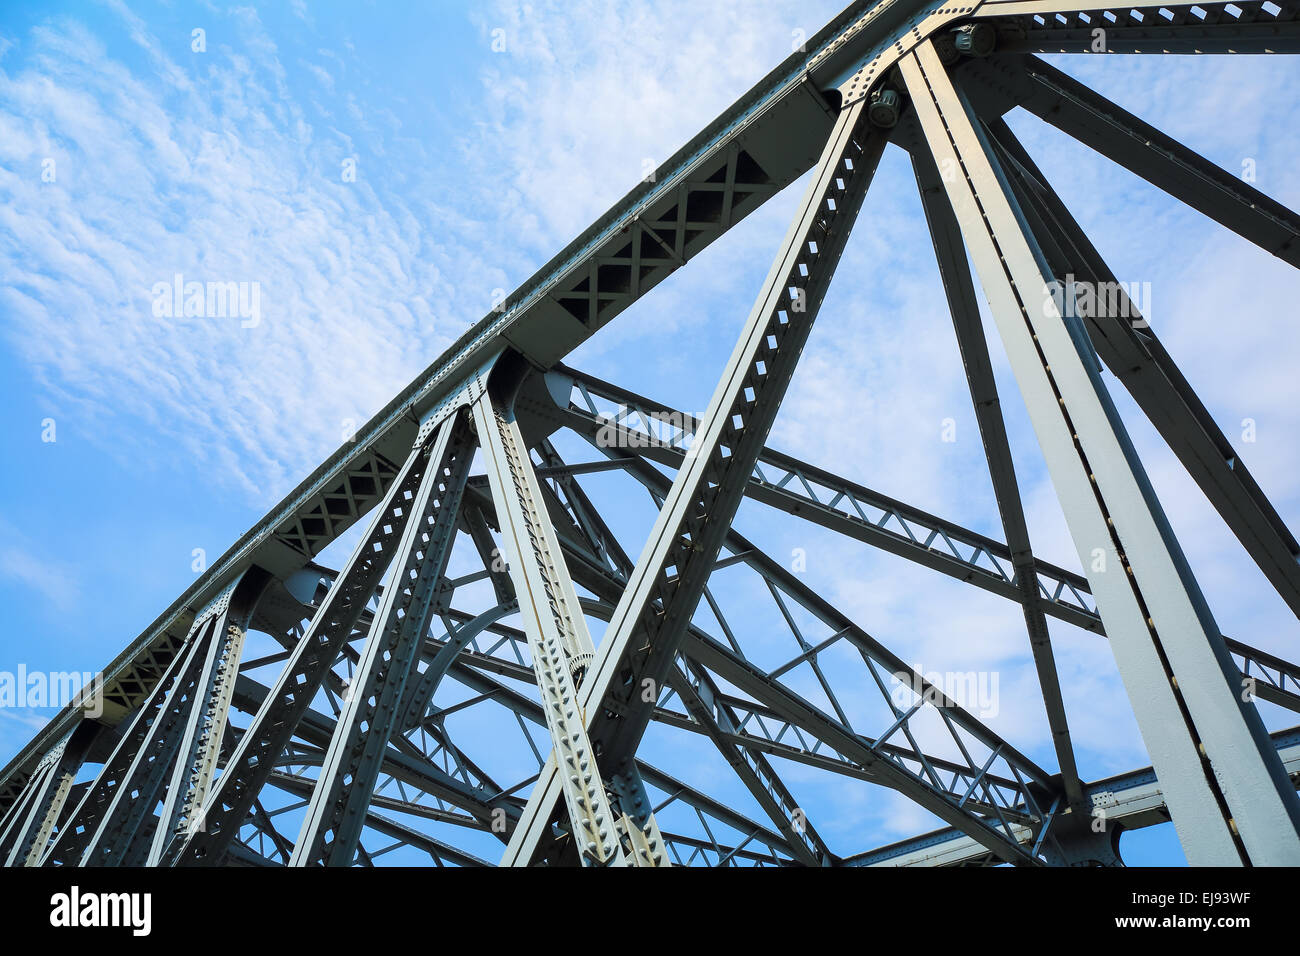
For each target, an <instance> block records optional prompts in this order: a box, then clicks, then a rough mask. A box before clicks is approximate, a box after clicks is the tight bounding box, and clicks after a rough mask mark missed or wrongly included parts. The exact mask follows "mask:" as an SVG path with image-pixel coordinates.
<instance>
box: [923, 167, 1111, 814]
mask: <svg viewBox="0 0 1300 956" xmlns="http://www.w3.org/2000/svg"><path fill="white" fill-rule="evenodd" d="M912 167H913V170H914V171H915V174H916V185H917V188H918V189H919V191H920V193H921V204H922V206H924V208H925V219H926V222H927V223H928V224H929V227H930V238H931V241H932V242H933V244H934V252H935V256H936V257H937V259H938V263H939V272H940V274H941V276H942V279H943V287H944V292H945V293H946V295H947V297H948V311H949V312H950V313H951V314H952V324H953V329H954V330H955V331H956V333H957V345H958V348H959V349H960V350H961V357H962V365H963V367H964V368H965V370H966V381H967V384H968V385H969V387H970V395H971V403H972V405H973V406H974V408H975V419H976V421H977V423H978V425H979V430H980V439H981V440H982V442H983V444H984V457H985V460H986V461H987V463H988V468H989V477H990V478H991V479H992V482H993V494H994V497H995V498H996V499H997V503H998V514H999V515H1000V517H1001V519H1002V531H1003V533H1004V534H1005V535H1006V539H1007V549H1008V550H1009V551H1010V552H1011V565H1012V568H1013V569H1014V570H1015V577H1016V587H1017V588H1019V589H1020V593H1021V595H1022V598H1021V604H1022V606H1023V609H1024V616H1025V628H1026V630H1027V631H1028V633H1029V646H1030V651H1031V652H1032V654H1033V658H1034V667H1035V670H1036V671H1037V674H1038V684H1039V687H1040V688H1041V689H1042V694H1043V706H1044V709H1045V710H1046V711H1047V722H1048V726H1049V727H1050V728H1051V731H1052V743H1053V745H1054V748H1055V750H1056V759H1057V762H1058V765H1059V766H1060V768H1061V780H1062V783H1063V784H1064V787H1065V795H1066V798H1067V800H1068V801H1069V803H1070V806H1071V807H1073V808H1074V809H1075V810H1076V811H1079V812H1085V811H1086V809H1087V808H1086V806H1085V803H1084V798H1083V785H1082V783H1081V782H1080V781H1079V767H1078V763H1077V761H1076V760H1075V758H1074V747H1073V745H1072V744H1071V742H1070V726H1069V722H1068V721H1067V719H1066V715H1065V702H1064V700H1063V698H1062V696H1061V680H1060V677H1059V675H1058V674H1057V672H1056V658H1055V655H1054V654H1053V652H1052V639H1051V634H1050V633H1049V632H1048V629H1047V616H1046V615H1045V614H1044V613H1043V607H1042V594H1041V586H1040V585H1039V583H1038V571H1037V569H1036V567H1035V562H1034V552H1033V548H1032V547H1031V545H1030V541H1029V526H1028V524H1027V523H1026V521H1025V508H1024V504H1023V503H1022V501H1021V498H1020V486H1019V483H1018V482H1017V481H1016V469H1015V464H1014V463H1013V462H1012V460H1011V445H1010V443H1009V442H1008V440H1007V428H1006V423H1005V422H1004V421H1003V418H1002V405H1001V402H1000V400H999V399H998V389H997V383H996V381H995V380H994V378H993V364H992V362H991V361H990V359H989V349H988V343H987V342H986V341H985V339H984V326H983V324H982V323H981V322H980V314H979V305H978V303H977V302H976V299H975V286H974V283H972V282H971V275H970V267H969V266H967V264H966V249H965V247H964V246H963V245H962V241H961V232H960V230H959V228H958V226H957V220H956V218H955V217H954V216H953V213H952V208H951V207H950V206H949V205H948V200H947V198H946V197H945V196H944V195H943V182H942V180H941V178H940V176H939V170H938V169H937V168H936V167H935V165H934V158H933V157H932V156H931V155H930V152H929V150H928V149H927V148H926V146H925V144H924V143H919V144H917V147H916V150H915V152H914V154H913V156H912Z"/></svg>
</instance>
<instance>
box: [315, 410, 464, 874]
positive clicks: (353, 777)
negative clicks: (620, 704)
mask: <svg viewBox="0 0 1300 956" xmlns="http://www.w3.org/2000/svg"><path fill="white" fill-rule="evenodd" d="M465 418H467V415H466V414H465V413H464V412H462V411H457V412H456V414H454V415H452V416H451V417H450V418H448V419H446V420H445V421H443V422H442V423H441V424H440V425H439V426H438V427H437V432H436V434H435V436H434V439H433V442H432V445H431V447H430V448H429V450H428V455H429V458H428V463H427V465H426V466H425V468H424V475H423V478H422V479H421V481H420V487H419V491H418V492H417V493H416V495H415V498H414V500H413V501H411V503H410V509H411V513H412V514H413V515H414V516H415V519H414V520H412V521H410V522H408V523H407V525H406V528H405V529H404V530H403V532H402V538H401V541H400V542H399V543H398V545H397V548H396V550H395V551H394V553H393V565H392V576H391V578H390V579H389V581H388V585H387V587H385V588H384V593H383V597H382V598H381V599H380V602H379V607H378V609H377V610H376V611H375V614H374V617H373V619H372V621H371V626H370V633H369V635H368V636H367V637H366V643H365V648H364V650H363V651H362V654H361V660H360V661H359V662H358V664H357V667H356V670H355V671H354V673H353V678H352V685H351V687H350V688H349V692H350V696H349V697H348V699H347V705H346V706H345V707H344V709H343V714H342V715H341V716H340V718H339V722H338V726H337V728H336V730H335V732H334V736H333V737H332V738H331V740H330V745H329V750H328V751H327V752H326V754H325V762H324V765H323V766H322V767H321V772H320V777H319V780H318V782H317V784H316V788H315V790H314V791H313V792H312V796H311V802H310V803H309V805H308V807H307V815H306V817H305V819H304V820H303V825H302V830H301V831H300V832H299V835H298V840H297V842H296V843H295V845H294V852H293V856H292V858H291V859H290V861H289V865H290V866H310V865H314V864H316V863H323V864H324V865H326V866H351V865H352V863H353V860H354V857H355V855H356V849H357V845H358V843H359V842H360V839H361V830H362V827H363V826H364V825H365V822H366V809H367V807H368V806H369V802H370V795H371V792H372V791H373V789H374V786H375V782H376V780H377V779H378V777H379V771H380V765H381V763H382V762H383V758H384V753H385V751H386V750H387V749H388V739H389V737H390V736H392V734H393V731H394V730H395V728H396V726H397V723H398V720H399V718H400V717H401V716H402V707H401V703H402V699H403V695H404V692H405V690H406V684H407V681H408V680H409V679H410V677H411V674H412V672H413V671H414V669H415V664H416V662H417V661H418V660H419V659H420V648H421V645H422V644H423V642H424V635H425V633H426V632H427V631H428V629H429V621H430V618H431V617H432V614H433V601H434V596H435V590H436V588H437V585H438V581H439V579H440V578H441V577H442V574H443V572H444V571H445V570H446V567H447V560H448V558H449V557H450V555H451V545H452V542H453V541H454V539H455V536H456V524H457V515H458V512H459V508H460V499H461V494H462V492H463V491H464V488H465V479H466V477H467V476H468V475H469V466H470V461H471V459H472V458H473V454H474V445H473V443H472V442H471V441H469V440H468V435H467V432H468V428H467V425H466V422H465V420H464V419H465Z"/></svg>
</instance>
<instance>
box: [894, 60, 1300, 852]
mask: <svg viewBox="0 0 1300 956" xmlns="http://www.w3.org/2000/svg"><path fill="white" fill-rule="evenodd" d="M900 66H901V69H902V72H903V76H904V79H905V82H906V85H907V89H908V91H909V93H910V94H911V97H912V103H913V107H914V109H915V110H916V116H917V119H918V120H919V122H920V125H921V127H922V130H923V132H924V134H925V138H926V141H927V143H928V145H929V147H930V151H931V153H932V154H933V155H934V156H935V158H936V160H937V161H938V162H939V163H940V164H943V163H952V164H955V166H954V167H953V168H954V169H957V170H960V172H959V173H958V174H957V175H953V176H951V177H949V178H948V179H946V180H945V181H944V185H945V189H946V192H947V196H948V200H949V202H950V203H951V205H952V208H953V211H954V212H955V214H956V216H957V219H958V221H959V222H960V223H961V225H962V234H963V236H964V237H965V238H966V242H967V246H968V248H969V250H970V252H971V256H972V259H973V260H974V262H975V266H976V270H977V271H978V272H979V274H980V278H981V282H982V284H983V285H984V289H985V293H986V295H987V296H988V297H989V300H990V304H991V309H992V312H993V315H994V318H995V319H996V320H997V323H998V328H999V331H1000V332H1001V334H1002V338H1003V342H1004V344H1005V345H1006V347H1007V352H1008V355H1009V356H1010V359H1011V363H1012V366H1013V368H1014V370H1015V371H1016V375H1017V381H1018V382H1019V384H1020V388H1021V391H1022V393H1024V395H1025V399H1026V405H1027V406H1028V408H1029V413H1030V418H1031V420H1032V421H1033V424H1034V430H1035V433H1036V434H1037V436H1038V441H1039V444H1040V446H1042V448H1043V451H1044V454H1045V456H1046V458H1047V462H1048V466H1049V469H1050V470H1051V474H1052V480H1053V483H1054V484H1055V485H1056V488H1057V493H1058V497H1059V498H1060V499H1061V504H1062V507H1063V509H1064V511H1065V514H1066V521H1067V523H1069V525H1070V528H1071V533H1072V535H1073V536H1074V539H1075V544H1076V547H1077V548H1078V549H1079V552H1080V555H1081V560H1084V561H1087V559H1088V556H1089V555H1090V554H1092V553H1093V552H1094V549H1099V550H1100V551H1101V553H1102V554H1103V556H1104V558H1105V562H1104V563H1102V567H1103V568H1110V569H1112V573H1109V574H1107V573H1106V571H1105V570H1102V571H1095V570H1094V571H1093V572H1092V574H1091V576H1090V578H1089V580H1090V581H1091V583H1092V585H1093V591H1094V593H1096V594H1097V595H1098V604H1099V608H1100V609H1101V611H1102V614H1103V617H1104V618H1106V619H1107V625H1108V627H1107V630H1108V633H1109V635H1110V638H1111V647H1112V648H1113V649H1114V651H1115V656H1116V660H1117V661H1118V662H1119V665H1120V672H1121V675H1122V676H1123V677H1124V679H1125V683H1126V686H1127V687H1128V690H1129V696H1130V699H1131V700H1132V701H1133V703H1134V710H1135V712H1136V713H1137V716H1138V722H1139V725H1140V726H1141V728H1142V733H1143V738H1144V740H1145V741H1146V744H1147V748H1148V750H1149V751H1150V752H1151V753H1152V755H1153V762H1154V764H1155V765H1156V766H1157V768H1159V767H1160V766H1162V765H1166V766H1177V767H1179V768H1181V770H1182V772H1181V773H1179V774H1177V775H1174V774H1172V773H1170V772H1165V792H1166V794H1167V796H1168V799H1169V802H1170V805H1171V807H1173V808H1174V817H1175V825H1176V826H1177V827H1178V829H1179V834H1180V837H1181V838H1182V840H1183V845H1184V848H1185V849H1186V850H1187V853H1188V859H1189V860H1190V861H1192V862H1194V863H1219V864H1230V863H1240V862H1248V861H1256V862H1270V861H1271V862H1274V863H1285V862H1288V861H1289V862H1291V863H1296V862H1300V833H1297V827H1298V826H1300V800H1297V798H1296V795H1295V791H1294V789H1292V787H1291V786H1290V782H1289V781H1288V780H1287V778H1286V774H1285V772H1284V771H1283V769H1282V766H1281V764H1280V762H1279V761H1278V759H1277V755H1276V753H1275V752H1274V751H1273V749H1272V747H1271V746H1270V745H1269V744H1268V741H1267V735H1266V734H1265V732H1264V727H1263V724H1262V723H1261V721H1260V719H1259V716H1258V714H1257V713H1256V712H1255V709H1254V707H1253V706H1251V705H1250V704H1249V703H1248V702H1245V701H1241V700H1240V699H1239V698H1238V696H1237V693H1236V686H1235V684H1236V682H1235V680H1233V679H1232V678H1231V674H1232V668H1231V661H1230V658H1229V655H1228V652H1227V649H1226V647H1225V646H1224V645H1223V641H1222V638H1221V636H1220V634H1219V631H1218V628H1217V626H1216V625H1215V624H1214V621H1213V618H1212V617H1211V615H1210V611H1209V608H1208V607H1207V606H1206V604H1205V602H1204V599H1203V598H1202V597H1201V594H1200V591H1199V589H1198V587H1197V585H1196V582H1195V580H1194V579H1193V578H1192V576H1191V572H1190V570H1189V569H1188V568H1187V565H1186V561H1185V560H1184V558H1183V556H1182V553H1181V551H1180V550H1179V548H1178V545H1177V542H1176V541H1175V540H1174V538H1173V533H1172V531H1170V529H1169V527H1168V524H1167V522H1166V521H1165V518H1164V515H1163V513H1162V511H1161V509H1160V506H1159V503H1158V502H1157V501H1156V499H1155V495H1154V492H1152V490H1151V488H1150V485H1149V483H1148V482H1147V479H1146V476H1145V474H1144V472H1143V470H1142V467H1141V465H1140V463H1139V462H1138V461H1137V458H1136V454H1135V452H1134V451H1133V449H1132V447H1131V445H1130V443H1129V441H1128V438H1127V434H1126V433H1125V431H1124V427H1123V425H1122V423H1121V422H1120V420H1119V417H1118V414H1117V413H1116V412H1115V410H1114V407H1113V405H1111V403H1110V400H1109V396H1108V395H1107V393H1106V390H1105V386H1104V385H1103V384H1102V382H1101V379H1100V376H1099V374H1098V369H1097V368H1096V367H1095V365H1092V364H1091V361H1092V356H1091V352H1090V349H1091V346H1090V344H1088V343H1087V340H1086V332H1085V331H1084V330H1083V329H1082V328H1081V327H1079V325H1078V321H1077V319H1075V320H1074V321H1073V322H1071V321H1070V320H1069V319H1070V317H1068V316H1061V315H1060V314H1059V313H1055V314H1054V310H1055V306H1054V303H1052V302H1051V299H1050V296H1047V298H1046V301H1044V297H1045V296H1046V295H1047V294H1046V292H1045V290H1047V289H1049V288H1050V282H1051V281H1052V276H1051V273H1050V272H1049V271H1047V270H1046V269H1045V268H1044V267H1043V263H1044V260H1043V256H1042V253H1041V252H1040V251H1039V250H1038V249H1037V247H1036V245H1035V244H1034V242H1033V239H1032V238H1031V237H1029V236H1027V235H1026V233H1025V232H1024V231H1023V230H1022V227H1021V223H1022V221H1023V219H1022V218H1021V217H1022V214H1021V213H1020V211H1019V208H1018V205H1017V204H1016V202H1015V198H1014V195H1013V194H1012V193H1011V191H1010V189H1009V187H1008V186H1007V183H1006V178H1005V174H1003V173H1002V172H1001V169H1000V166H999V165H998V164H997V160H996V157H995V156H994V155H993V152H992V148H991V146H990V145H989V144H988V141H987V137H986V136H985V135H984V134H982V132H981V130H980V129H979V127H978V126H977V125H976V124H977V123H978V120H977V119H976V117H975V114H974V111H973V109H972V108H971V106H970V104H969V102H968V101H966V100H964V99H963V95H962V94H961V93H960V92H959V91H958V90H957V89H956V88H954V87H953V85H952V82H951V80H950V79H949V77H948V74H947V71H946V69H945V68H944V66H943V63H942V62H941V60H940V58H939V54H938V53H937V52H935V50H934V48H933V46H932V45H928V44H923V45H921V46H920V47H919V48H918V49H917V50H916V51H915V53H913V54H911V55H910V56H909V57H908V58H906V59H904V60H903V61H902V63H901V64H900ZM1040 316H1045V317H1046V319H1047V321H1042V320H1041V319H1040V318H1039V317H1040ZM1098 564H1099V562H1097V561H1095V560H1094V561H1092V562H1091V563H1089V564H1088V567H1089V568H1090V569H1095V568H1097V567H1098ZM1198 764H1201V765H1202V766H1203V771H1202V773H1199V774H1198V773H1194V772H1191V770H1190V768H1192V767H1195V766H1197V765H1198ZM1158 772H1159V770H1158ZM1244 780H1249V781H1251V783H1250V784H1249V785H1248V786H1246V787H1243V786H1242V781H1244ZM1192 830H1195V831H1196V835H1195V836H1193V834H1192V832H1191V831H1192Z"/></svg>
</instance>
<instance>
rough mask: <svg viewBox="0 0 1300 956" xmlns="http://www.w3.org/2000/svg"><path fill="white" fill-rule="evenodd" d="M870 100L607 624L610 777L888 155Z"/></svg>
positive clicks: (531, 811) (847, 124)
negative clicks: (869, 117) (883, 158)
mask: <svg viewBox="0 0 1300 956" xmlns="http://www.w3.org/2000/svg"><path fill="white" fill-rule="evenodd" d="M884 142H885V141H884V138H883V136H881V135H880V134H879V132H878V131H876V130H874V129H873V127H871V126H870V124H869V123H868V122H867V119H866V101H865V100H863V99H859V100H858V101H856V102H854V103H852V104H850V105H848V106H847V107H845V108H844V109H843V110H842V111H841V113H840V115H839V117H838V118H837V119H836V122H835V126H834V128H833V129H832V131H831V134H830V137H829V139H828V140H827V143H826V145H825V148H824V149H823V151H822V155H821V159H820V160H819V162H818V165H817V167H816V169H815V170H814V172H813V176H812V180H811V182H810V183H809V185H808V190H807V192H806V193H805V195H804V199H803V202H802V204H801V205H800V208H799V212H798V214H797V215H796V217H795V220H794V222H793V223H792V224H791V226H790V230H789V232H788V233H787V234H786V238H785V241H784V243H783V244H782V246H781V249H780V251H779V252H778V254H777V256H776V259H775V261H774V262H773V263H772V268H771V270H770V272H769V273H768V277H767V280H766V281H765V283H764V285H763V288H762V291H761V292H760V294H759V297H758V300H757V301H756V302H755V304H754V308H753V310H752V311H751V312H750V315H749V318H748V320H747V321H746V323H745V327H744V329H743V331H742V333H741V336H740V340H739V341H738V342H737V343H736V348H735V351H734V352H733V353H732V356H731V359H730V361H729V362H728V364H727V367H726V369H725V370H724V372H723V375H722V378H721V380H720V381H719V383H718V387H717V389H716V391H715V392H714V395H713V398H712V400H711V401H710V403H709V409H708V412H707V413H706V414H705V416H704V418H703V420H702V422H701V425H700V428H699V430H698V431H697V433H696V435H695V446H694V447H693V448H692V453H691V454H690V455H688V456H687V458H686V461H685V464H684V466H683V467H682V469H681V471H680V472H678V475H677V478H676V480H675V481H674V482H673V486H672V490H671V491H670V492H669V495H668V498H667V500H666V501H665V503H664V507H663V508H662V509H661V510H660V512H659V517H658V518H657V520H656V522H655V526H654V529H653V530H652V531H651V534H650V539H649V540H648V541H647V542H646V546H645V549H644V550H643V551H642V553H641V557H640V558H639V559H638V561H637V563H636V567H635V569H634V570H633V573H632V575H631V577H630V579H629V581H628V585H627V588H626V590H625V591H624V592H623V597H622V599H621V600H620V601H619V603H618V606H617V608H616V609H615V611H614V614H613V616H612V618H611V620H610V624H609V628H608V629H607V631H606V636H605V639H604V640H603V641H602V643H601V647H600V653H599V655H598V656H597V658H596V660H595V662H594V664H593V667H592V673H591V675H590V676H589V677H588V682H587V683H586V684H584V685H583V687H582V710H583V713H584V714H585V715H586V719H587V721H588V724H589V730H590V732H591V736H592V738H593V740H597V741H598V742H599V745H600V747H601V751H600V762H601V766H602V768H603V769H604V770H605V772H606V773H607V774H611V775H612V774H614V773H619V772H623V770H624V768H627V767H630V766H632V763H633V757H634V754H635V751H636V747H637V745H638V743H639V742H640V739H641V735H642V734H643V733H644V731H645V727H646V724H647V723H648V721H649V719H650V714H651V712H652V710H653V708H654V703H655V699H656V697H657V696H658V692H659V689H660V688H662V687H663V685H664V683H665V681H666V680H667V679H668V677H669V674H670V672H671V668H672V666H673V662H674V660H675V658H676V654H677V648H678V646H679V645H680V643H681V641H682V638H683V635H684V634H685V632H686V628H687V626H688V625H689V623H690V618H691V615H692V614H693V613H694V611H695V608H696V606H697V605H698V603H699V601H700V599H701V597H702V595H703V592H704V588H705V585H706V584H707V581H708V577H709V573H710V570H711V569H712V566H713V562H714V561H715V559H716V558H717V555H718V552H719V551H720V550H721V548H722V542H723V539H724V538H725V536H726V534H727V531H728V530H729V528H730V526H731V521H732V518H733V517H734V516H735V513H736V509H737V508H738V507H739V504H740V501H741V498H742V497H743V495H744V491H745V487H746V486H747V484H748V482H749V478H750V475H751V474H752V471H753V468H754V464H755V462H756V461H757V460H758V455H759V453H760V452H761V451H762V447H763V442H764V441H765V440H766V438H767V434H768V431H769V430H770V429H771V427H772V422H773V421H774V419H775V417H776V411H777V408H778V407H779V405H780V403H781V399H782V397H783V396H784V394H785V389H786V386H787V385H788V384H789V381H790V378H791V376H792V375H793V374H794V369H795V366H796V365H797V363H798V359H799V355H800V354H801V352H802V351H803V347H804V344H805V343H806V342H807V339H808V334H809V332H810V330H811V328H812V323H813V320H814V319H815V318H816V316H817V311H818V309H819V308H820V307H821V303H822V300H823V298H824V297H825V294H826V290H827V288H828V287H829V285H830V281H831V277H832V276H833V275H834V272H835V266H836V264H837V263H838V262H839V258H840V255H841V254H842V253H843V251H844V246H845V243H846V242H847V241H848V236H849V232H850V230H851V229H852V227H853V223H854V221H855V220H856V218H857V214H858V210H859V209H860V208H861V206H862V200H863V198H864V197H865V195H866V191H867V187H868V186H869V185H870V183H871V180H872V177H873V175H874V173H875V169H876V164H877V163H878V162H879V159H880V154H881V152H882V151H883V150H884ZM558 795H559V784H558V782H557V781H556V780H555V771H554V768H551V767H548V768H546V769H544V770H543V772H542V775H541V777H540V778H539V779H538V783H537V785H536V787H535V788H534V790H533V794H532V796H531V797H530V799H529V802H528V807H527V808H526V809H525V811H524V815H523V817H522V818H521V820H520V824H519V826H518V827H517V828H516V829H515V832H514V834H513V835H512V837H511V842H510V846H509V847H508V848H507V852H506V856H505V858H504V861H505V862H507V863H509V862H516V863H527V862H529V861H531V860H532V859H533V858H534V857H535V856H536V855H537V853H538V852H539V848H540V847H541V844H542V841H543V840H545V839H546V837H547V830H548V826H549V822H550V820H551V819H552V817H553V814H554V811H555V806H556V802H557V800H558Z"/></svg>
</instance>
